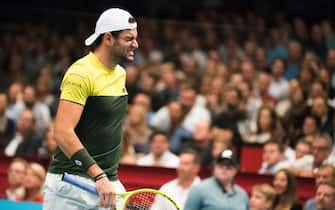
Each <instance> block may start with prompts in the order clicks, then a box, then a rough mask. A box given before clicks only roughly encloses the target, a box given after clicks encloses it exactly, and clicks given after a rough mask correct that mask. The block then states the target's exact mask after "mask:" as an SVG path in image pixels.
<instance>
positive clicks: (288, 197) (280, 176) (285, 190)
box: [273, 169, 302, 210]
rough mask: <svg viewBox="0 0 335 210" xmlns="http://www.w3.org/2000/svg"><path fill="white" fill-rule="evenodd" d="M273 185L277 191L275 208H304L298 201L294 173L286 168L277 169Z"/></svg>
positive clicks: (277, 209)
mask: <svg viewBox="0 0 335 210" xmlns="http://www.w3.org/2000/svg"><path fill="white" fill-rule="evenodd" d="M273 187H274V189H275V193H276V198H275V202H274V210H284V209H288V210H302V207H301V204H300V203H299V202H298V201H297V195H296V190H297V186H296V180H295V177H294V175H293V174H291V173H290V172H289V171H287V170H285V169H281V170H279V171H277V172H276V174H275V175H274V178H273Z"/></svg>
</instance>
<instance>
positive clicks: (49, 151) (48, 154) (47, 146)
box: [38, 125, 57, 160]
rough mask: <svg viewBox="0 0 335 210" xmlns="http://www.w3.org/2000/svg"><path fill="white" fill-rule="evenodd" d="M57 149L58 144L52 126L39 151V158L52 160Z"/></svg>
mask: <svg viewBox="0 0 335 210" xmlns="http://www.w3.org/2000/svg"><path fill="white" fill-rule="evenodd" d="M56 148H57V143H56V141H55V139H54V129H53V125H50V127H49V128H48V130H47V131H46V133H45V135H44V140H43V142H42V146H41V147H40V148H39V149H38V156H39V157H41V158H47V159H49V160H51V158H52V156H53V155H54V153H55V151H56Z"/></svg>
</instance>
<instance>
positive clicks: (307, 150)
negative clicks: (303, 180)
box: [277, 139, 313, 175]
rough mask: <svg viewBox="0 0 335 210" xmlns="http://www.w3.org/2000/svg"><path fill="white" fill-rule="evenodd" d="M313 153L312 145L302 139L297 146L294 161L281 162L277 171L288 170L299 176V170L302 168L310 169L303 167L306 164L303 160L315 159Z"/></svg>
mask: <svg viewBox="0 0 335 210" xmlns="http://www.w3.org/2000/svg"><path fill="white" fill-rule="evenodd" d="M311 152H312V146H311V143H310V142H308V141H306V140H305V139H301V140H299V141H298V143H297V144H296V147H295V156H294V158H293V159H292V160H286V161H283V162H281V163H280V164H279V165H278V166H277V169H282V168H286V169H288V170H289V171H290V172H292V173H293V174H295V175H298V174H297V173H298V172H297V171H296V170H297V168H300V169H308V168H309V166H306V165H303V164H302V163H304V161H301V160H302V159H304V160H311V159H313V156H312V154H311Z"/></svg>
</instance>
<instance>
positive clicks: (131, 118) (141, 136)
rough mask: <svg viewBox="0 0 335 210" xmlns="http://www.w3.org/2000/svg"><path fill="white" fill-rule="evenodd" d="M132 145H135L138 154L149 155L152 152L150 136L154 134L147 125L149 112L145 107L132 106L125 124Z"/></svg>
mask: <svg viewBox="0 0 335 210" xmlns="http://www.w3.org/2000/svg"><path fill="white" fill-rule="evenodd" d="M124 127H125V128H124V129H125V132H126V133H127V134H128V140H129V141H130V144H132V145H134V149H135V152H136V153H143V154H144V153H148V152H149V150H150V148H149V147H150V146H149V136H150V134H151V133H152V131H151V129H150V128H149V127H148V124H147V112H146V111H145V109H144V107H143V106H140V105H132V106H130V107H129V108H128V115H127V118H126V120H125V124H124Z"/></svg>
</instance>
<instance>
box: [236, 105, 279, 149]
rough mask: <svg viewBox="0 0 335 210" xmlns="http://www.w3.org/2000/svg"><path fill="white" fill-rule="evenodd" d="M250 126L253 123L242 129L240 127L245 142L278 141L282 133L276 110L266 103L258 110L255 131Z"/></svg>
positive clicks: (262, 142)
mask: <svg viewBox="0 0 335 210" xmlns="http://www.w3.org/2000/svg"><path fill="white" fill-rule="evenodd" d="M252 127H253V125H249V128H244V129H243V128H241V127H240V129H241V133H242V134H243V135H242V136H243V138H244V141H245V142H248V143H258V144H264V143H266V142H268V141H270V140H273V141H279V140H280V139H281V138H282V137H283V134H284V133H283V128H282V126H281V124H280V121H279V118H278V117H277V114H276V112H275V111H274V109H273V108H272V107H270V106H267V105H263V106H262V107H261V108H260V109H259V110H258V116H257V121H256V128H257V130H256V132H255V131H252V130H251V129H252Z"/></svg>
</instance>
